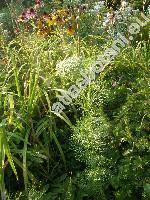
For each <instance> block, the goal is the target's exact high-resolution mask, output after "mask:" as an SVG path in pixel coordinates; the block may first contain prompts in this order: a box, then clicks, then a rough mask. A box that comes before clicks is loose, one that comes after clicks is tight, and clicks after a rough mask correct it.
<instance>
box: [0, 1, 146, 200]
mask: <svg viewBox="0 0 150 200" xmlns="http://www.w3.org/2000/svg"><path fill="white" fill-rule="evenodd" d="M28 2H29V1H24V2H23V4H24V6H25V7H28ZM44 2H45V5H46V3H48V1H44ZM30 3H31V4H32V3H33V2H31V1H30V2H29V4H30ZM49 3H50V5H52V7H51V10H49V7H46V6H44V7H42V8H41V10H40V12H41V13H42V12H43V11H46V12H51V11H52V10H53V11H55V9H56V10H57V9H58V8H59V9H60V7H63V3H64V6H65V9H67V4H68V1H64V2H62V1H57V2H56V1H51V2H49ZM80 3H81V1H80ZM82 3H88V4H89V7H88V8H87V10H86V9H85V12H80V14H81V15H80V16H79V18H78V14H79V11H77V10H78V9H81V11H82V9H83V7H82V5H77V3H76V1H72V3H71V4H72V5H73V6H75V10H74V11H73V12H75V11H76V13H74V14H75V15H77V19H79V20H78V22H79V24H78V25H79V29H78V30H76V31H75V34H72V35H66V34H64V32H63V31H60V30H63V28H62V29H59V28H58V30H57V28H56V30H55V31H54V33H53V34H49V35H40V36H39V35H37V34H36V31H31V32H30V31H29V32H27V31H23V30H20V32H17V33H16V34H13V35H11V34H10V32H11V30H12V33H14V28H15V27H16V25H17V23H16V21H15V20H16V19H17V17H18V15H20V13H21V12H22V8H23V6H22V2H20V4H18V6H17V5H16V4H15V3H14V2H13V3H12V4H10V5H9V6H8V7H7V8H3V10H2V13H4V15H0V20H1V22H2V24H1V26H0V75H1V77H0V115H1V117H0V190H1V198H2V200H5V199H6V198H7V199H12V200H13V199H14V200H16V199H18V200H26V199H29V200H30V199H33V200H34V199H39V200H46V199H47V200H49V199H51V200H57V199H60V200H85V199H87V200H91V199H93V200H111V199H112V200H115V199H116V200H124V199H129V200H130V199H131V200H133V199H135V200H136V199H138V200H147V199H148V198H149V194H150V180H149V175H150V170H149V151H150V149H149V146H150V145H149V131H150V130H149V122H150V115H149V111H150V109H149V94H150V91H149V84H150V82H149V66H150V56H149V50H150V49H149V34H148V32H149V26H148V25H147V26H145V27H143V28H142V29H141V32H140V33H139V34H138V35H137V37H135V39H134V41H132V42H131V43H130V44H129V46H128V47H126V48H124V49H122V50H121V53H120V54H119V55H118V56H117V57H116V58H115V60H114V61H112V62H111V64H110V65H108V66H107V67H106V68H105V70H104V71H103V72H102V73H101V74H99V75H98V76H97V78H96V80H95V82H91V83H90V84H89V85H88V86H87V88H85V89H83V90H82V91H81V92H80V96H79V97H78V98H77V99H74V100H73V102H72V104H71V105H70V106H66V108H65V112H64V113H62V115H55V114H54V113H53V112H52V110H51V107H52V105H53V103H54V102H56V101H57V100H58V96H59V95H60V94H61V93H62V92H66V90H67V89H68V88H69V87H70V86H71V85H73V84H75V83H76V80H77V79H79V78H81V74H80V73H81V70H83V71H84V70H85V71H88V72H89V67H90V66H91V64H92V63H93V61H94V60H96V58H97V56H99V55H100V54H102V53H103V50H104V49H106V48H107V47H109V46H110V45H111V43H112V40H113V39H114V37H115V38H116V36H117V35H116V32H118V31H123V32H125V31H126V28H127V27H128V24H129V23H130V22H131V21H133V15H132V14H131V13H129V15H128V12H126V11H124V13H119V14H118V16H124V17H123V19H122V20H123V21H121V23H122V24H123V26H122V25H120V23H119V21H116V22H115V25H110V24H107V25H106V26H103V22H105V15H106V14H108V13H107V12H108V11H109V9H108V8H107V7H106V6H103V5H102V7H101V6H100V9H99V10H97V8H95V7H96V6H98V3H96V4H95V1H94V2H93V1H82ZM107 3H109V1H107ZM118 3H120V2H117V1H116V5H115V9H116V8H117V5H118ZM135 3H136V2H135ZM29 6H30V5H29ZM33 6H34V3H33ZM110 6H111V5H110ZM136 6H137V5H136ZM140 6H141V4H140ZM76 8H78V9H76ZM71 9H72V8H71ZM13 11H14V12H13ZM121 12H122V11H121ZM12 14H14V15H12ZM109 14H110V13H109ZM55 15H56V13H55ZM128 20H129V21H128ZM106 21H107V22H108V19H107V17H106ZM31 22H33V21H32V20H31ZM36 22H37V21H36V20H35V27H36ZM33 24H34V23H32V25H33ZM35 27H34V28H35ZM6 30H8V32H7V33H6ZM35 30H36V28H35ZM9 31H10V32H9ZM125 35H126V36H128V34H127V33H126V32H125ZM12 36H13V37H12ZM87 75H89V76H90V74H87ZM17 179H18V180H17Z"/></svg>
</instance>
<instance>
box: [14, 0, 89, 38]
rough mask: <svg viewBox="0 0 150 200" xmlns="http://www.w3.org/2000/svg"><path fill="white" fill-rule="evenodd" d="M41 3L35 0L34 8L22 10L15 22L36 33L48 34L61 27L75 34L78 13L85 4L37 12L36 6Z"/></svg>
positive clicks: (69, 33)
mask: <svg viewBox="0 0 150 200" xmlns="http://www.w3.org/2000/svg"><path fill="white" fill-rule="evenodd" d="M42 6H43V4H42V3H41V1H40V0H36V4H35V6H34V8H29V9H27V10H26V11H24V12H23V13H22V14H21V15H20V16H19V18H18V20H17V22H18V23H21V24H23V25H24V26H25V27H27V29H26V30H32V31H36V32H37V34H38V35H49V34H51V33H54V32H55V31H56V30H58V29H61V31H62V32H65V33H67V34H68V35H73V34H75V32H76V30H77V28H78V27H79V26H78V18H79V15H80V13H84V11H85V10H86V9H87V7H86V5H81V6H79V5H78V6H76V7H74V8H73V7H72V6H68V7H67V8H62V9H59V10H56V11H53V12H49V13H48V12H44V13H42V14H41V12H38V8H39V7H42ZM29 27H30V28H29Z"/></svg>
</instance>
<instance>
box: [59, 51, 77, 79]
mask: <svg viewBox="0 0 150 200" xmlns="http://www.w3.org/2000/svg"><path fill="white" fill-rule="evenodd" d="M79 63H80V57H78V56H76V55H73V56H71V57H68V58H65V59H64V60H63V61H60V62H58V63H57V64H56V70H57V72H56V75H59V76H64V75H67V74H68V73H70V72H71V71H74V69H75V68H76V67H77V66H78V65H79Z"/></svg>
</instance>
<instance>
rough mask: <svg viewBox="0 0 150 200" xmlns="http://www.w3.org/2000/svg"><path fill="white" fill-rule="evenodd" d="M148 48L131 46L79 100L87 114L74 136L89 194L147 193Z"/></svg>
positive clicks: (122, 195) (121, 196) (124, 196)
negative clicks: (83, 163)
mask: <svg viewBox="0 0 150 200" xmlns="http://www.w3.org/2000/svg"><path fill="white" fill-rule="evenodd" d="M148 52H149V51H148V49H147V48H146V45H145V44H142V45H141V46H139V47H137V48H136V49H134V48H132V47H131V48H128V49H127V50H126V51H124V52H123V53H122V54H121V55H120V56H119V57H118V58H117V59H116V60H115V61H114V63H113V64H112V66H110V67H109V69H108V70H107V71H106V72H104V74H103V76H102V78H101V77H99V78H98V79H97V81H96V82H95V83H93V85H92V86H91V88H88V89H87V90H86V91H85V93H84V92H83V95H82V96H81V97H80V98H81V99H80V100H79V102H78V101H77V103H80V105H81V106H82V108H83V117H82V118H81V119H80V120H79V121H78V123H77V124H76V126H75V128H74V134H73V135H72V139H71V140H72V144H73V149H74V152H75V155H76V158H77V159H79V160H80V161H82V162H85V163H86V166H87V167H86V169H85V171H84V172H82V173H81V175H80V179H81V181H79V185H80V186H81V185H82V190H84V191H85V193H88V197H89V198H90V197H92V198H94V199H100V198H101V199H111V198H112V199H121V200H122V199H135V198H136V197H137V198H138V199H146V198H148V196H147V195H149V194H148V183H149V175H150V171H149V167H148V166H149V158H148V155H149V134H148V133H149V121H150V118H149V117H150V116H149V111H150V110H149V93H150V91H149V88H148V87H147V85H149V78H148V77H149V72H148V66H149V53H148ZM139 54H140V57H139V56H138V55H139ZM122 58H123V59H122ZM114 81H116V82H115V84H114ZM85 96H86V98H85ZM87 97H88V98H87ZM81 102H82V103H81ZM107 191H109V192H108V193H107ZM144 191H147V192H146V194H147V195H146V196H144V194H145V193H144Z"/></svg>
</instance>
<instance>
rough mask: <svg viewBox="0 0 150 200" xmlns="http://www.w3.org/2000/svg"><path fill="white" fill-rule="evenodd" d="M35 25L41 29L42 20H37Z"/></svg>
mask: <svg viewBox="0 0 150 200" xmlns="http://www.w3.org/2000/svg"><path fill="white" fill-rule="evenodd" d="M37 26H38V28H39V29H42V27H43V22H42V20H41V19H40V20H39V21H38V22H37Z"/></svg>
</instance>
